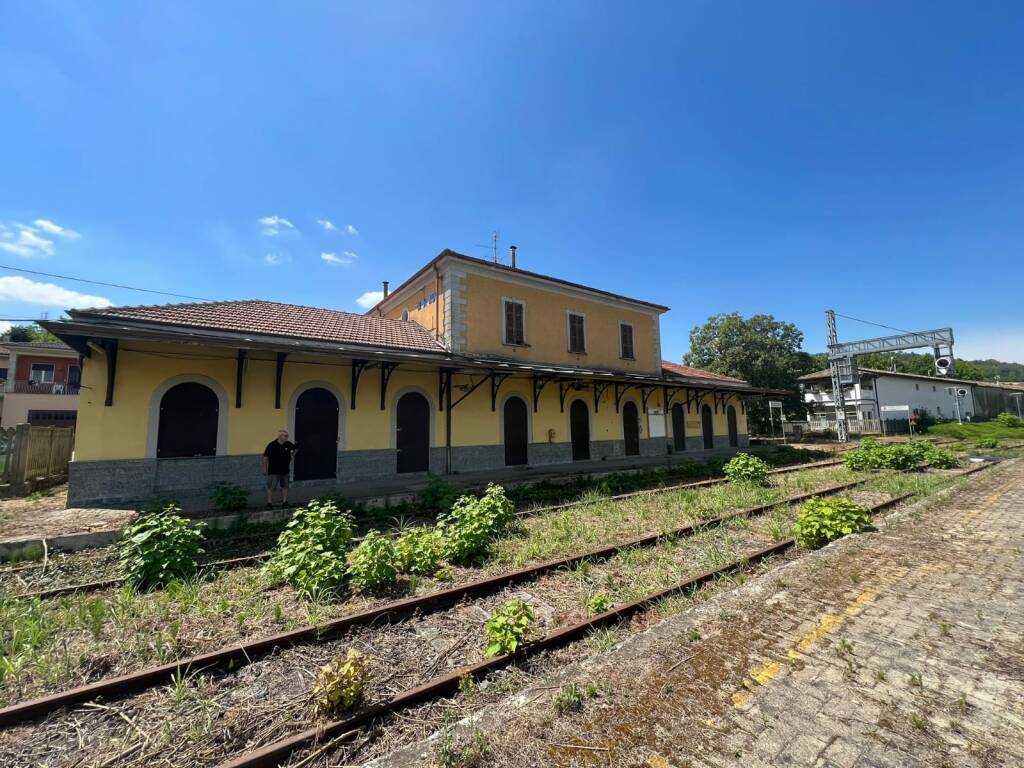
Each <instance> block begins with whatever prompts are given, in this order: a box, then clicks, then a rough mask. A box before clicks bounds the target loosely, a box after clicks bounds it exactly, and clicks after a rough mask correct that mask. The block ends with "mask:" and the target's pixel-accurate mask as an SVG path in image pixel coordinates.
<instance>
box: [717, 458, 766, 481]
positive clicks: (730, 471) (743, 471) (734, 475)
mask: <svg viewBox="0 0 1024 768" xmlns="http://www.w3.org/2000/svg"><path fill="white" fill-rule="evenodd" d="M722 471H723V472H725V476H726V477H728V478H729V481H730V482H732V483H749V484H752V485H767V484H768V465H767V464H765V463H764V461H762V460H761V459H759V458H757V456H751V455H750V454H749V453H737V454H736V455H735V456H733V457H732V458H731V459H729V462H728V463H727V464H726V465H725V467H723V468H722Z"/></svg>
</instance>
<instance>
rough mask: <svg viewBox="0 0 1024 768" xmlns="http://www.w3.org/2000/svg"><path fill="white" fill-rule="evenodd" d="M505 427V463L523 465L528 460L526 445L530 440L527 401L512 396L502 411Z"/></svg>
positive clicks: (507, 464)
mask: <svg viewBox="0 0 1024 768" xmlns="http://www.w3.org/2000/svg"><path fill="white" fill-rule="evenodd" d="M502 416H503V421H504V428H505V464H506V466H510V467H512V466H521V465H523V464H526V462H527V451H526V445H527V443H528V442H529V422H528V418H529V416H528V414H527V410H526V401H524V400H523V399H522V398H521V397H510V398H509V399H508V400H506V401H505V407H504V409H503V411H502Z"/></svg>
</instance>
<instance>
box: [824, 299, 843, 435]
mask: <svg viewBox="0 0 1024 768" xmlns="http://www.w3.org/2000/svg"><path fill="white" fill-rule="evenodd" d="M825 324H826V325H827V326H828V348H829V355H828V366H829V368H830V369H831V371H832V402H833V403H835V406H836V439H837V440H838V441H839V442H840V443H845V442H846V441H847V440H848V439H849V435H847V433H846V399H845V397H844V395H843V382H842V380H841V377H840V375H839V361H840V359H841V358H839V357H835V356H833V354H832V348H833V347H836V346H838V345H839V334H838V333H837V332H836V313H835V311H834V310H831V309H826V310H825Z"/></svg>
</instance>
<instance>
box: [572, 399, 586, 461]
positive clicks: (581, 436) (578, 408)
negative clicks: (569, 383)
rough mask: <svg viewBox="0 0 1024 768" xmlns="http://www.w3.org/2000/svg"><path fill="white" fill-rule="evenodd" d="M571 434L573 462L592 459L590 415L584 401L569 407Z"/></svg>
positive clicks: (576, 401)
mask: <svg viewBox="0 0 1024 768" xmlns="http://www.w3.org/2000/svg"><path fill="white" fill-rule="evenodd" d="M569 432H570V439H571V440H572V460H573V461H586V460H587V459H589V458H590V414H589V413H588V411H587V404H586V403H584V402H583V401H582V400H573V401H572V405H570V406H569Z"/></svg>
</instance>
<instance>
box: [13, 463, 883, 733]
mask: <svg viewBox="0 0 1024 768" xmlns="http://www.w3.org/2000/svg"><path fill="white" fill-rule="evenodd" d="M865 482H867V479H863V480H856V481H854V482H851V483H843V484H841V485H835V486H830V487H828V488H821V489H819V490H816V491H810V492H808V493H802V494H799V495H797V496H791V497H789V498H787V499H780V500H779V501H776V502H771V503H768V504H760V505H757V506H754V507H748V508H746V509H741V510H738V511H736V512H731V513H729V514H727V515H722V516H720V517H716V518H711V519H709V520H702V521H700V522H697V523H691V524H689V525H685V526H682V527H680V528H676V529H673V530H671V531H664V532H660V533H653V534H648V535H646V536H640V537H638V538H635V539H630V540H629V541H625V542H621V543H618V544H610V545H607V546H603V547H599V548H597V549H593V550H590V551H589V552H584V553H580V554H576V555H571V556H569V557H565V558H559V559H555V560H546V561H544V562H542V563H538V564H536V565H532V566H527V567H526V568H520V569H517V570H515V571H508V572H506V573H503V574H498V575H496V576H490V577H488V578H485V579H478V580H476V581H471V582H469V583H467V584H463V585H461V586H457V587H451V588H449V589H443V590H439V591H437V592H432V593H429V594H426V595H422V596H420V597H407V598H403V599H401V600H396V601H393V602H390V603H385V604H383V605H380V606H377V607H376V608H371V609H369V610H366V611H361V612H360V613H355V614H352V615H349V616H344V617H341V618H338V619H335V620H333V621H329V622H327V623H325V624H323V625H321V626H306V627H300V628H298V629H294V630H290V631H288V632H281V633H278V634H276V635H270V636H268V637H264V638H260V639H258V640H253V641H251V642H249V643H243V644H239V645H232V646H227V647H225V648H220V649H218V650H215V651H210V652H208V653H204V654H200V655H198V656H192V657H189V658H186V659H180V660H178V661H174V662H170V663H168V664H162V665H160V666H156V667H149V668H147V669H142V670H139V671H137V672H132V673H129V674H127V675H120V676H118V677H112V678H107V679H104V680H97V681H96V682H93V683H88V684H86V685H82V686H78V687H76V688H71V689H69V690H67V691H61V692H59V693H55V694H50V695H48V696H43V697H39V698H36V699H30V700H29V701H25V702H20V703H18V704H12V705H10V706H8V707H5V708H3V709H0V727H6V726H10V725H13V724H15V723H18V722H22V721H25V720H30V719H33V718H36V717H41V716H43V715H46V714H48V713H50V712H53V711H54V710H57V709H60V708H61V707H64V706H69V705H73V704H79V703H82V702H85V701H90V700H92V699H95V698H98V697H100V696H102V697H104V698H112V697H116V696H122V695H125V694H130V693H136V692H138V691H141V690H145V689H146V688H150V687H152V686H155V685H160V684H161V683H165V682H167V681H168V680H170V679H172V677H173V676H174V675H175V674H181V673H184V672H188V671H191V670H200V669H201V670H209V669H219V668H223V667H226V666H229V665H230V666H231V668H232V669H235V668H237V667H239V666H244V665H247V664H250V663H251V662H253V661H255V660H256V659H259V658H262V657H263V656H266V655H268V654H270V653H272V652H273V651H275V650H276V649H278V648H282V647H290V646H294V645H302V644H307V643H317V642H320V641H322V640H324V639H326V638H328V637H334V636H337V635H339V634H341V633H342V632H345V631H347V630H349V629H352V628H354V627H359V626H366V625H369V624H372V623H374V622H376V621H378V620H380V619H382V618H385V617H387V618H389V619H396V618H404V617H407V616H409V615H412V614H414V613H417V612H432V611H436V610H439V609H441V608H447V607H449V606H451V605H455V604H456V603H458V602H459V601H460V600H462V599H463V598H464V597H474V596H479V595H486V594H490V593H492V592H496V591H498V590H499V589H501V588H504V587H505V586H507V585H509V584H515V583H518V582H522V581H529V580H531V579H533V578H535V577H537V576H539V575H540V574H543V573H546V572H548V571H553V570H557V569H559V568H565V567H571V566H574V565H577V564H579V563H581V562H583V561H586V560H599V559H602V558H607V557H610V556H612V555H614V554H616V553H618V552H620V551H622V550H623V549H628V548H633V547H647V546H652V545H654V544H656V543H658V542H659V541H663V540H665V539H668V538H684V537H687V536H692V535H694V534H696V533H698V532H700V531H704V530H709V529H711V528H715V527H717V526H720V525H722V524H724V523H726V522H728V521H729V520H732V519H735V518H738V517H749V516H752V515H757V514H761V513H764V512H767V511H769V510H771V509H774V508H775V507H778V506H782V505H787V504H795V503H798V502H800V501H804V500H806V499H809V498H811V497H813V496H821V495H828V494H834V493H839V492H841V491H843V490H846V489H848V488H853V487H855V486H858V485H861V484H863V483H865Z"/></svg>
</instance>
